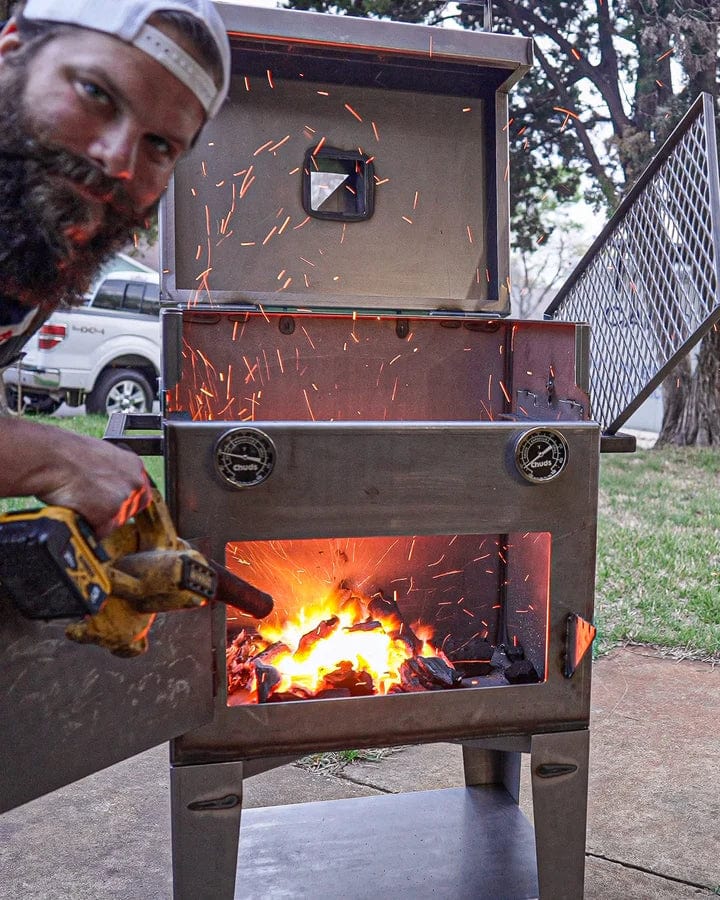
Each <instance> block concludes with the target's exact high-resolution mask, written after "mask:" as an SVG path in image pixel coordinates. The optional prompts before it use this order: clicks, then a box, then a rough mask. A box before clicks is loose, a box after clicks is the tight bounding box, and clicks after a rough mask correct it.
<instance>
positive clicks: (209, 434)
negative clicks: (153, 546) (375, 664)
mask: <svg viewBox="0 0 720 900" xmlns="http://www.w3.org/2000/svg"><path fill="white" fill-rule="evenodd" d="M219 8H220V10H221V13H222V15H223V17H224V20H225V22H226V25H227V30H228V33H229V34H230V37H231V43H232V50H233V70H234V75H233V83H232V87H231V93H230V100H229V102H228V103H227V104H226V107H225V108H224V110H223V111H222V113H221V114H220V115H219V116H218V118H217V120H215V121H214V122H213V123H212V125H211V126H209V128H208V130H206V131H205V132H204V133H203V138H202V141H201V142H200V143H199V144H198V146H196V147H195V148H194V150H193V151H192V153H191V154H190V155H189V156H188V158H187V159H186V160H184V161H183V162H182V164H181V165H180V166H179V167H178V170H177V173H176V175H175V178H174V180H173V183H172V184H171V187H170V190H169V192H168V197H167V201H166V202H165V203H164V206H163V208H162V211H161V236H162V260H163V262H162V268H163V272H162V297H163V302H164V306H165V309H164V313H163V347H164V361H163V384H162V388H163V410H162V415H161V416H160V417H159V421H158V423H157V424H158V425H159V427H160V429H161V435H160V437H147V436H137V435H134V434H133V431H134V430H135V429H136V428H139V427H141V426H143V427H145V426H147V424H148V423H147V420H144V421H142V422H140V421H136V420H135V417H125V418H121V420H120V421H118V420H116V421H115V422H114V423H112V424H111V428H110V429H109V436H110V437H114V438H116V439H120V440H124V441H125V442H129V443H133V444H134V445H135V446H136V449H137V450H138V452H149V451H152V450H157V451H159V452H162V453H163V454H164V457H165V463H166V493H167V498H168V501H169V503H170V505H171V509H172V512H173V515H174V518H175V521H176V523H177V526H178V531H179V533H180V534H181V535H182V536H183V537H184V538H186V539H188V540H192V541H193V542H195V543H196V545H197V546H198V547H199V548H200V549H202V550H203V551H204V552H205V553H207V554H208V555H210V556H211V557H214V558H216V559H218V560H221V561H223V562H225V563H226V565H227V566H228V567H229V568H231V569H232V570H233V571H236V572H238V573H239V574H241V575H242V577H243V578H245V579H246V580H247V581H249V582H251V583H253V584H254V585H255V586H256V587H258V588H260V589H261V590H264V591H266V592H268V593H270V594H272V596H273V597H274V600H275V607H274V610H273V613H272V614H271V615H270V616H268V618H267V620H263V621H255V620H250V619H249V618H248V617H243V616H240V615H236V614H233V612H232V610H230V611H228V610H227V609H226V607H224V606H220V605H218V606H216V607H212V608H210V607H208V608H205V609H201V610H196V611H192V612H185V613H179V614H174V615H168V616H165V617H162V616H161V617H159V619H158V621H157V623H156V625H155V626H154V627H153V632H152V634H151V649H150V651H149V652H148V654H147V655H146V656H145V657H143V658H141V659H136V660H115V659H112V658H110V657H108V656H107V654H105V653H104V652H103V651H101V650H99V649H97V648H93V647H83V648H81V649H79V648H77V647H76V646H75V645H70V644H68V643H67V642H66V641H65V639H64V636H63V631H64V623H46V622H37V621H36V622H29V621H27V620H24V619H22V618H21V616H20V615H19V614H16V613H14V612H13V611H11V612H10V613H8V615H7V616H6V617H5V619H4V621H3V626H2V627H3V630H4V635H5V646H6V648H7V652H6V653H5V654H4V658H3V670H4V671H3V675H4V678H5V684H6V685H7V686H8V687H7V689H6V690H5V691H4V692H3V695H2V697H0V706H1V707H2V715H3V721H6V722H10V723H11V725H10V727H9V735H10V740H9V741H8V742H6V746H5V747H4V748H3V760H2V762H3V765H2V766H1V767H0V799H1V800H2V807H1V808H2V809H7V808H11V807H12V806H15V805H17V804H19V803H22V802H26V801H27V800H29V799H31V798H32V797H34V796H38V795H39V794H42V793H45V792H47V791H49V790H52V789H54V788H56V787H59V786H60V785H62V784H65V783H68V782H69V781H72V780H74V779H76V778H79V777H82V776H83V775H86V774H88V773H90V772H92V771H96V770H97V769H100V768H102V767H104V766H107V765H110V764H112V763H113V762H116V761H118V760H120V759H123V758H125V757H127V756H129V755H131V754H132V753H136V752H139V751H140V750H143V749H145V748H147V747H150V746H153V745H155V744H157V743H158V742H159V741H161V740H164V739H170V738H172V743H171V762H172V769H171V781H172V832H173V868H174V884H175V895H176V897H178V898H183V900H185V898H187V900H198V898H212V900H218V898H224V897H228V898H229V897H233V896H236V897H247V898H254V897H258V896H278V897H280V896H283V897H285V896H292V897H312V898H313V900H315V898H321V897H328V898H329V897H337V896H343V897H353V898H360V897H366V896H367V897H370V896H397V897H401V896H415V897H422V896H453V897H473V898H479V897H488V898H490V897H492V898H497V897H500V896H502V897H514V898H524V897H536V896H538V895H539V896H541V897H543V898H552V900H555V898H561V897H568V898H578V897H581V896H582V892H583V877H584V848H585V819H586V801H587V761H588V723H589V712H590V674H591V653H590V648H591V645H592V641H593V637H594V627H593V625H592V619H593V590H594V575H595V538H596V518H597V478H598V463H599V453H600V451H601V450H608V451H609V450H630V449H632V448H633V446H634V443H633V441H632V439H628V438H624V437H623V436H621V435H618V434H617V433H616V432H617V429H618V428H619V426H620V425H621V424H622V422H623V421H624V419H625V418H626V416H627V414H628V411H629V410H631V409H632V408H633V406H634V405H636V404H637V402H639V400H638V398H639V397H641V396H642V394H643V392H646V393H647V392H649V391H650V390H652V389H653V387H654V386H655V384H657V383H658V381H659V380H660V379H661V378H662V377H663V374H664V373H665V372H666V371H667V370H668V368H669V367H670V366H671V365H672V362H673V360H674V359H676V358H677V356H678V355H679V354H681V353H683V352H686V351H687V349H688V347H689V346H690V345H691V344H692V342H693V341H695V340H697V339H699V336H701V334H702V333H703V331H704V330H707V328H709V327H711V326H712V324H713V323H714V322H715V321H716V320H717V317H718V314H719V313H718V298H717V294H718V275H717V272H718V262H717V260H718V253H717V246H718V241H717V235H718V233H719V232H718V227H717V222H718V213H717V209H718V196H719V192H718V188H717V160H716V155H715V145H714V130H713V127H712V111H711V109H710V108H709V107H708V105H707V102H706V101H700V102H699V104H698V105H696V107H694V108H693V110H691V111H690V113H689V114H688V117H687V119H686V120H685V121H684V122H683V124H682V125H681V126H680V129H679V130H678V132H677V134H676V135H675V136H674V137H673V138H672V139H671V141H670V142H669V143H668V145H667V147H666V149H665V150H664V151H663V153H662V154H661V156H660V157H659V158H658V160H657V161H656V163H654V164H653V166H652V167H651V168H650V170H648V173H646V175H645V176H643V179H642V180H641V183H640V185H639V186H638V188H637V190H636V191H635V192H634V193H633V194H632V195H631V197H630V198H629V199H628V201H626V203H625V204H624V205H623V207H622V208H621V209H620V210H619V211H618V215H617V216H616V217H615V218H614V219H613V221H612V222H611V223H610V225H609V226H608V228H607V229H605V231H604V232H603V234H602V235H601V236H600V238H599V239H598V242H597V244H596V246H595V247H594V248H593V251H592V254H593V255H592V258H591V259H588V260H585V261H584V262H583V264H582V266H581V267H580V269H579V270H578V273H577V274H576V276H574V277H573V278H572V279H571V280H570V282H569V283H568V286H567V288H566V289H564V291H563V292H562V293H561V295H560V296H559V297H558V299H557V300H556V302H555V303H554V305H553V307H552V309H551V311H550V313H549V314H550V316H551V317H552V318H553V319H554V321H544V322H531V321H518V320H513V319H511V318H507V316H508V314H509V312H510V305H509V293H510V291H509V288H510V283H509V236H508V235H509V209H510V202H511V199H510V193H509V180H508V129H507V125H508V101H507V95H508V91H509V90H510V89H511V87H512V86H513V85H514V84H515V82H516V81H517V80H518V79H519V78H520V77H521V76H522V75H523V74H524V73H525V72H526V71H527V70H528V69H529V67H530V65H531V62H532V46H531V42H530V41H529V40H526V39H524V38H519V37H509V36H504V35H499V34H492V33H484V32H466V31H459V30H458V31H455V30H451V29H438V28H429V27H423V26H414V25H401V24H396V23H388V22H377V21H365V20H360V19H353V18H347V17H334V16H325V15H319V14H312V13H300V12H291V11H283V10H270V9H260V8H253V7H241V6H236V5H234V4H219ZM682 191H685V192H687V193H688V194H691V196H692V202H690V203H687V202H685V203H679V204H675V205H674V204H673V200H672V198H673V197H676V196H678V194H680V193H682ZM691 191H694V193H691ZM658 198H660V200H662V202H659V200H658ZM637 216H639V217H640V218H639V219H637V218H635V219H634V218H633V217H637ZM698 235H700V237H698ZM695 240H699V241H700V248H701V249H700V250H698V248H697V247H696V246H695V245H694V244H693V243H692V242H693V241H695ZM633 242H634V243H633ZM688 248H690V249H689V250H688ZM655 271H662V272H664V273H666V277H668V278H670V281H673V279H675V280H676V283H680V284H682V285H684V289H685V298H684V299H683V297H680V296H679V295H678V294H675V295H674V297H673V301H672V303H670V302H669V301H668V300H667V295H665V296H664V298H660V299H658V294H659V291H658V282H657V280H653V278H651V277H650V273H652V272H655ZM668 272H669V273H671V275H667V273H668ZM646 307H652V313H651V314H650V316H649V318H648V319H645V318H644V310H645V308H646ZM588 322H590V323H592V329H591V328H590V327H589V326H588V324H587V323H588ZM591 336H592V340H593V343H594V345H595V346H598V344H599V345H600V346H601V347H602V353H601V355H600V356H597V355H596V354H595V353H591V350H590V339H591ZM630 348H633V350H632V352H631V350H630ZM613 367H614V368H613ZM598 374H599V375H600V378H601V380H602V383H598ZM603 375H607V377H605V378H604V380H603ZM607 382H610V384H612V383H615V384H616V385H618V388H617V390H616V391H615V393H613V390H612V387H608V384H607ZM628 385H629V386H628ZM620 388H622V390H621V389H620ZM599 396H601V397H602V402H601V403H600V404H599V405H598V404H597V403H596V398H597V397H599ZM615 396H618V397H621V401H620V405H619V406H618V405H617V404H616V403H614V401H613V399H612V398H613V397H615ZM319 600H322V601H323V604H324V606H322V607H320V608H321V609H322V610H323V612H322V613H320V614H319V616H320V617H319V618H313V615H316V607H317V603H318V601H319ZM328 603H329V604H330V606H329V607H328ZM333 604H335V605H334V606H333ZM348 607H356V608H359V609H361V613H360V614H359V615H356V618H355V620H353V622H352V624H350V625H346V624H343V623H344V620H343V619H342V615H344V614H345V612H346V611H347V609H348ZM298 620H300V621H303V622H305V623H306V631H305V633H304V634H303V635H302V637H301V642H302V641H304V642H305V643H304V644H303V647H306V646H307V645H308V635H312V636H313V637H312V641H311V642H312V643H313V644H315V643H319V641H316V638H319V637H323V639H324V637H325V636H327V635H330V634H332V635H333V636H339V637H347V635H348V634H355V633H357V632H368V633H369V634H370V635H373V636H377V635H378V634H379V633H380V632H382V633H383V634H384V635H385V636H388V635H389V637H390V638H391V639H392V642H393V643H394V644H395V645H398V644H399V645H401V646H402V647H404V648H405V655H404V658H403V659H402V661H401V662H399V663H398V666H397V668H396V669H392V671H391V670H390V666H389V664H388V665H387V666H386V664H385V663H383V664H381V666H380V669H379V671H378V673H377V674H372V673H371V672H370V671H369V670H370V666H369V665H367V666H366V665H365V663H366V660H365V657H366V656H368V655H369V654H368V653H367V652H366V651H365V650H362V651H360V653H359V656H358V659H359V660H360V661H359V662H358V661H353V660H354V659H355V658H354V657H353V660H351V659H350V658H349V657H341V658H340V663H337V660H336V661H335V663H333V664H332V665H331V666H330V668H329V669H326V670H325V671H324V672H322V673H321V676H320V681H319V684H317V685H315V686H314V687H312V688H308V687H307V686H306V684H305V682H303V683H300V682H299V681H292V679H290V683H289V684H286V680H287V678H286V676H287V673H286V672H285V671H283V666H282V665H281V664H280V663H279V662H277V658H276V656H275V655H274V654H275V653H276V651H277V645H278V644H287V643H288V642H289V641H290V638H289V636H288V635H289V631H290V628H291V626H293V627H294V625H295V623H296V622H297V621H298ZM388 623H390V624H388ZM380 626H382V627H380ZM278 635H279V637H278ZM298 647H299V645H298ZM291 655H293V654H291ZM297 655H298V652H297V650H296V652H295V654H294V656H297ZM283 665H284V664H283ZM333 666H334V668H333ZM348 667H349V668H348ZM348 673H350V677H346V676H347V675H348ZM283 679H285V680H283ZM447 741H454V742H459V743H460V744H461V745H462V748H463V760H464V770H465V780H466V785H467V787H466V788H463V789H459V790H447V791H433V792H422V791H418V792H415V793H411V794H404V795H397V796H392V797H380V798H367V799H363V800H352V801H337V802H332V803H325V804H319V803H310V804H301V805H298V806H291V807H278V808H274V809H268V810H246V811H243V810H242V786H243V780H244V778H247V777H251V776H252V775H253V774H256V773H258V772H262V771H265V770H267V769H269V768H272V767H273V766H276V765H279V764H282V763H285V762H288V761H292V760H294V759H297V758H298V757H300V756H302V755H304V754H306V753H309V752H316V751H322V750H334V749H345V748H360V747H383V746H395V745H402V744H411V743H425V742H447ZM523 753H526V754H527V753H529V754H530V768H531V781H532V791H533V807H534V828H532V827H531V826H530V824H529V823H528V821H527V820H526V819H525V817H524V816H523V814H522V813H521V812H520V810H519V808H518V806H517V800H518V793H519V771H520V756H521V754H523ZM29 761H31V763H32V764H31V765H30V764H29ZM241 826H242V827H241ZM238 838H239V841H238ZM238 846H239V853H238Z"/></svg>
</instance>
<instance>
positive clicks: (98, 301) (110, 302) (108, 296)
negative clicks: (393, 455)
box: [93, 278, 126, 309]
mask: <svg viewBox="0 0 720 900" xmlns="http://www.w3.org/2000/svg"><path fill="white" fill-rule="evenodd" d="M125 284H126V282H125V281H121V280H119V279H117V278H108V279H106V280H105V281H103V283H102V284H101V285H100V287H99V288H98V292H97V294H96V295H95V300H94V301H93V306H95V307H97V308H98V309H121V308H122V304H123V297H124V295H125Z"/></svg>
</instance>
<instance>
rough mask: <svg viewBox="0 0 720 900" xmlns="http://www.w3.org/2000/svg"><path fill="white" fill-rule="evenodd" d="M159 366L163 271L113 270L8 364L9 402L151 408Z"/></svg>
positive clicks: (107, 409) (101, 409) (47, 407)
mask: <svg viewBox="0 0 720 900" xmlns="http://www.w3.org/2000/svg"><path fill="white" fill-rule="evenodd" d="M159 372H160V301H159V276H158V274H157V272H135V271H133V272H131V271H127V272H112V273H111V274H110V275H108V276H107V277H106V278H104V279H103V280H102V281H101V282H100V284H99V285H98V287H97V288H96V290H95V292H94V293H93V295H92V296H91V298H90V300H89V301H88V302H87V303H86V304H85V305H84V306H78V307H74V308H72V309H61V310H57V311H56V312H54V313H53V314H52V315H51V316H50V318H49V319H48V320H47V322H46V323H45V324H44V325H43V326H42V328H40V330H39V331H38V332H37V334H36V335H34V336H33V337H32V338H31V339H30V341H29V342H28V344H27V346H26V348H25V356H24V357H23V358H22V360H21V361H20V362H19V363H18V364H16V365H13V366H10V367H9V368H8V369H6V370H5V374H4V378H5V385H6V389H7V392H8V402H9V404H10V405H11V406H13V407H14V406H16V405H19V406H20V407H21V408H22V407H23V406H25V407H26V408H27V409H30V410H35V411H42V412H52V411H53V410H54V409H56V408H57V407H59V406H60V405H61V404H62V403H63V402H65V403H67V404H68V405H69V406H79V405H80V404H82V403H85V409H86V411H87V412H89V413H101V414H106V413H107V414H110V413H113V412H137V413H141V412H151V411H152V406H153V402H154V400H155V399H156V397H157V394H158V377H159Z"/></svg>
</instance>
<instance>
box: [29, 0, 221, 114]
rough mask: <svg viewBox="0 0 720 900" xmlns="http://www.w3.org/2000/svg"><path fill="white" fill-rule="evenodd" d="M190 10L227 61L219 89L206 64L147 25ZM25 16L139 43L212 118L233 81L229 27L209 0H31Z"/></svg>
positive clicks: (133, 44) (33, 19)
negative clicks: (157, 18)
mask: <svg viewBox="0 0 720 900" xmlns="http://www.w3.org/2000/svg"><path fill="white" fill-rule="evenodd" d="M161 11H163V12H164V11H177V12H184V13H188V14H189V15H191V16H194V17H195V18H196V19H198V21H199V22H201V23H202V24H203V25H204V26H205V28H206V29H207V31H208V32H209V34H210V35H212V38H213V40H214V41H215V44H216V46H217V49H218V52H219V54H220V58H221V59H222V66H223V84H222V87H221V88H220V89H218V88H217V87H216V86H215V82H214V81H213V79H212V78H211V76H210V75H209V74H208V73H207V72H206V71H205V69H204V68H203V67H202V66H201V65H200V64H199V63H197V62H196V61H195V60H194V59H193V58H192V56H190V55H189V54H188V53H186V52H185V51H184V50H183V49H182V47H179V46H178V45H177V44H176V43H175V42H174V41H173V40H171V39H170V38H169V37H168V36H167V35H166V34H165V33H164V32H162V31H159V30H158V29H157V28H153V27H152V25H148V24H147V20H148V19H149V18H150V17H151V16H152V15H153V14H154V13H156V12H161ZM23 16H24V17H25V18H26V19H30V20H32V21H45V22H62V23H64V24H66V25H76V26H78V27H79V28H89V29H91V30H93V31H102V32H104V33H105V34H110V35H112V36H113V37H116V38H119V39H120V40H121V41H125V43H127V44H132V46H134V47H137V48H138V49H139V50H142V51H143V52H144V53H147V54H148V56H151V57H152V58H153V59H154V60H156V61H157V62H159V63H160V64H161V65H162V66H164V67H165V68H166V69H168V71H170V72H172V74H173V75H174V76H175V77H176V78H177V79H179V80H180V81H181V82H182V83H183V84H184V85H185V86H186V87H187V88H189V89H190V90H191V91H192V92H193V94H195V96H196V97H197V98H198V100H199V101H200V103H202V105H203V108H204V110H205V112H206V113H207V116H208V118H212V117H213V116H214V115H215V114H216V113H217V111H218V109H219V108H220V106H221V104H222V102H223V100H224V99H225V97H226V96H227V92H228V87H229V85H230V45H229V43H228V38H227V34H226V32H225V27H224V25H223V23H222V19H221V18H220V16H219V14H218V12H217V10H216V9H215V7H214V6H213V4H212V3H211V2H210V0H114V2H111V3H108V2H107V0H27V3H26V4H25V7H24V9H23Z"/></svg>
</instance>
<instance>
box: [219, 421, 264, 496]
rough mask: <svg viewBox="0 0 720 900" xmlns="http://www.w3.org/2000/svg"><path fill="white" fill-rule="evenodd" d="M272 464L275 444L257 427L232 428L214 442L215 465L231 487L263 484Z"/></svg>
mask: <svg viewBox="0 0 720 900" xmlns="http://www.w3.org/2000/svg"><path fill="white" fill-rule="evenodd" d="M274 466H275V445H274V444H273V442H272V441H271V440H270V438H269V437H268V436H267V435H266V434H265V432H264V431H260V429H259V428H233V429H232V431H226V432H225V434H223V435H221V436H220V437H219V438H218V441H217V443H216V444H215V468H216V469H217V472H218V474H219V475H220V477H221V478H223V479H224V480H225V481H226V482H227V483H228V484H231V485H232V486H233V487H237V488H245V487H254V486H255V485H256V484H262V482H263V481H265V479H266V478H267V477H268V476H269V475H270V473H271V472H272V470H273V468H274Z"/></svg>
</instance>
